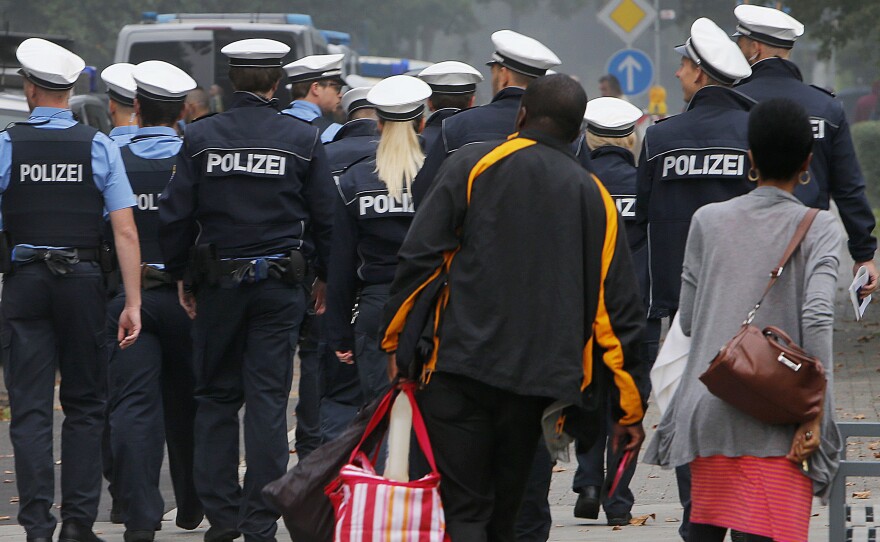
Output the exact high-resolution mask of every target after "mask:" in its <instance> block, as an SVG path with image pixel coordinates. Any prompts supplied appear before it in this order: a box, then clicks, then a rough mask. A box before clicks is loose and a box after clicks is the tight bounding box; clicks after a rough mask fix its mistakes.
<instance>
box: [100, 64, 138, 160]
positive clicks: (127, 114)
mask: <svg viewBox="0 0 880 542" xmlns="http://www.w3.org/2000/svg"><path fill="white" fill-rule="evenodd" d="M132 70H134V64H129V63H128V62H120V63H118V64H113V65H110V66H107V67H106V68H104V70H103V71H102V72H101V80H102V81H104V84H105V85H107V98H109V100H108V107H109V110H110V120H111V122H113V129H112V130H110V139H112V140H113V141H115V142H116V144H117V145H120V146H121V145H125V144H126V143H128V142H129V141H131V138H132V137H133V136H134V133H135V132H136V131H137V129H138V125H137V119H136V118H135V113H134V94H135V90H136V89H135V84H134V79H132V78H131V72H132Z"/></svg>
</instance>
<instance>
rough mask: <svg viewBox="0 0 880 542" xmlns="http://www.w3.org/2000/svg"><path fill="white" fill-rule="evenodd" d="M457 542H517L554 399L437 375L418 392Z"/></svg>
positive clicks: (448, 524) (448, 521) (452, 534)
mask: <svg viewBox="0 0 880 542" xmlns="http://www.w3.org/2000/svg"><path fill="white" fill-rule="evenodd" d="M417 399H418V402H419V407H420V409H421V411H422V414H423V415H424V418H425V424H426V425H427V428H428V435H429V436H430V439H431V444H432V447H433V449H434V455H435V457H436V459H437V467H438V468H439V470H440V474H441V476H442V483H441V485H440V494H441V497H442V499H443V507H444V511H445V514H446V529H447V532H448V533H449V536H450V537H451V539H452V541H453V542H510V541H511V540H514V539H515V535H514V523H515V522H516V517H517V514H518V512H519V508H520V503H521V501H522V498H523V493H524V491H525V487H526V482H527V479H528V476H529V471H530V470H531V466H532V463H533V461H534V459H535V448H536V446H537V444H538V439H539V437H540V433H541V414H542V413H543V411H544V408H546V406H547V405H548V404H549V402H550V401H549V400H548V399H546V398H541V397H527V396H522V395H516V394H514V393H510V392H507V391H504V390H500V389H498V388H494V387H492V386H489V385H488V384H484V383H482V382H478V381H476V380H473V379H470V378H466V377H463V376H457V375H452V374H448V373H442V372H441V373H435V374H434V375H433V377H432V379H431V381H430V383H429V384H428V385H427V387H426V388H425V389H424V390H423V391H421V392H419V394H418V395H417Z"/></svg>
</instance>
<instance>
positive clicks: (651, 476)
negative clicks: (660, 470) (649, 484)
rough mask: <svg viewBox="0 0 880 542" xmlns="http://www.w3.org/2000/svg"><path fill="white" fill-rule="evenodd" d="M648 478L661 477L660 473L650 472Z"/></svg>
mask: <svg viewBox="0 0 880 542" xmlns="http://www.w3.org/2000/svg"><path fill="white" fill-rule="evenodd" d="M648 478H660V475H659V474H649V475H648Z"/></svg>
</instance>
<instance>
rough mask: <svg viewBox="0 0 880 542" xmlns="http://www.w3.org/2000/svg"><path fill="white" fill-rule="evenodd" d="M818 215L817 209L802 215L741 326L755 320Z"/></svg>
mask: <svg viewBox="0 0 880 542" xmlns="http://www.w3.org/2000/svg"><path fill="white" fill-rule="evenodd" d="M818 214H819V209H807V212H806V213H804V218H802V219H801V222H800V224H798V227H797V229H796V230H795V231H794V235H793V236H792V238H791V241H789V243H788V246H787V247H786V248H785V253H784V254H783V255H782V259H781V260H779V265H777V266H776V268H775V269H773V271H771V272H770V281H769V282H768V283H767V287H766V288H764V293H763V294H761V299H759V300H758V302H757V303H756V304H755V308H753V309H752V310H751V311H750V312H749V316H748V318H746V321H745V322H743V325H749V324H751V323H752V321H753V320H754V319H755V314H757V312H758V309H760V308H761V303H763V302H764V298H765V297H767V294H768V293H770V289H771V288H773V285H774V284H776V281H777V280H778V279H779V277H780V276H782V271H783V270H784V269H785V266H786V265H787V264H788V260H790V259H791V256H792V255H793V254H794V251H795V250H797V248H798V247H799V246H800V244H801V242H803V240H804V237H806V236H807V232H808V231H810V226H812V225H813V220H815V219H816V215H818Z"/></svg>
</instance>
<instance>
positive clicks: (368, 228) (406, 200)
mask: <svg viewBox="0 0 880 542" xmlns="http://www.w3.org/2000/svg"><path fill="white" fill-rule="evenodd" d="M338 188H339V195H340V198H339V199H338V200H337V202H336V213H335V216H334V221H333V248H332V251H331V256H330V267H329V274H328V278H327V312H326V316H325V318H326V322H327V324H326V325H327V342H328V344H329V345H330V347H331V348H332V349H334V350H349V349H351V348H352V346H353V345H352V344H351V325H350V323H351V309H352V307H354V301H355V294H356V292H357V288H358V285H373V284H390V283H391V281H392V280H394V272H395V271H396V270H397V262H398V258H397V253H398V251H399V250H400V246H401V245H402V244H403V240H404V238H405V237H406V233H407V231H409V226H410V223H412V219H413V216H414V215H415V207H413V203H412V197H411V196H410V194H409V193H407V192H406V190H405V189H404V193H403V194H402V196H401V199H400V200H398V199H395V198H393V197H391V195H390V194H388V188H387V187H386V185H385V183H384V182H382V181H381V180H380V179H379V175H378V174H377V173H376V160H375V159H373V160H366V161H363V162H359V163H357V164H354V165H353V166H351V168H349V170H348V171H346V172H345V174H343V175H342V177H340V179H339V186H338Z"/></svg>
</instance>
